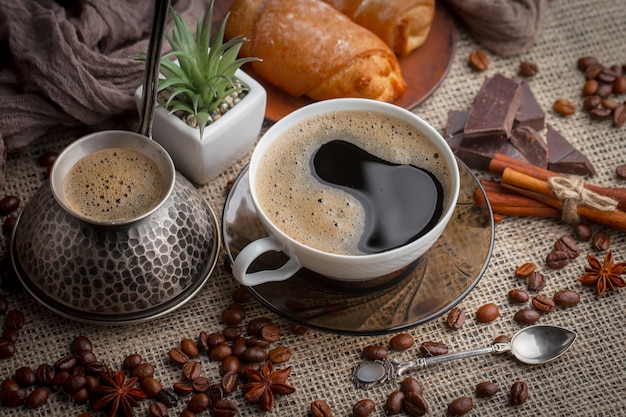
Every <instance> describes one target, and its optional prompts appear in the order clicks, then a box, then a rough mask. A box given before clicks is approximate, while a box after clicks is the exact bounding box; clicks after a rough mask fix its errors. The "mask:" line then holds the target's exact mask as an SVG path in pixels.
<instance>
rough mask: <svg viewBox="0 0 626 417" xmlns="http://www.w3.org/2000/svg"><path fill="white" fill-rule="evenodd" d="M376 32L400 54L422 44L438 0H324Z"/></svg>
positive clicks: (406, 52)
mask: <svg viewBox="0 0 626 417" xmlns="http://www.w3.org/2000/svg"><path fill="white" fill-rule="evenodd" d="M324 1H325V2H326V3H328V4H330V5H331V6H333V7H334V8H336V9H337V10H339V11H340V12H342V13H343V14H345V15H346V16H348V17H349V18H350V19H352V20H353V21H355V22H356V23H358V24H359V25H361V26H363V27H364V28H367V29H369V30H371V31H372V32H374V34H376V35H377V36H378V37H379V38H381V39H382V40H383V41H384V42H385V43H386V44H387V45H389V46H390V47H391V49H393V51H394V52H395V53H396V54H398V55H399V56H405V55H408V54H409V53H411V52H412V51H413V50H415V49H417V48H418V47H420V46H421V45H422V44H423V43H424V41H426V38H427V37H428V33H429V32H430V27H431V26H432V23H433V19H434V17H435V0H324Z"/></svg>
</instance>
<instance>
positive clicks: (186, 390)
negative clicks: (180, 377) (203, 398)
mask: <svg viewBox="0 0 626 417" xmlns="http://www.w3.org/2000/svg"><path fill="white" fill-rule="evenodd" d="M142 382H143V381H142ZM172 388H173V389H174V392H175V393H176V394H178V396H179V397H184V396H185V395H189V394H191V393H192V392H193V391H194V390H193V386H192V385H191V384H189V383H187V382H174V383H173V384H172ZM199 392H203V391H199Z"/></svg>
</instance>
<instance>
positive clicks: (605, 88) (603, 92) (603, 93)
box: [596, 84, 613, 98]
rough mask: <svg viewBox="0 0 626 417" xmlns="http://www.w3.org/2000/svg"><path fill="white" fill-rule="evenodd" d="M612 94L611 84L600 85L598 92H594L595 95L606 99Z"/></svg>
mask: <svg viewBox="0 0 626 417" xmlns="http://www.w3.org/2000/svg"><path fill="white" fill-rule="evenodd" d="M611 93H613V85H612V84H600V85H599V86H598V90H597V91H596V95H598V96H600V97H602V98H607V97H608V96H610V95H611Z"/></svg>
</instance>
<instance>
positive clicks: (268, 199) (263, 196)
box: [256, 111, 449, 255]
mask: <svg viewBox="0 0 626 417" xmlns="http://www.w3.org/2000/svg"><path fill="white" fill-rule="evenodd" d="M334 139H342V140H345V141H348V142H351V143H353V144H355V145H356V146H358V147H360V148H362V149H363V150H365V151H367V152H369V153H370V154H372V155H375V156H378V157H380V158H382V159H384V160H386V161H389V162H392V163H395V164H411V165H414V166H417V167H420V168H424V169H427V170H429V171H430V172H432V173H433V174H434V175H435V176H436V177H437V178H438V179H439V181H441V183H442V184H443V185H444V189H449V179H448V178H447V171H446V168H445V162H444V161H443V159H442V158H439V157H438V152H439V151H438V149H437V148H436V146H435V145H433V144H432V143H431V142H430V141H429V140H428V139H427V138H426V137H425V136H424V135H423V134H422V133H421V132H419V130H417V129H416V128H415V127H413V126H411V125H410V124H408V123H407V122H404V121H402V120H399V119H396V118H393V117H390V116H385V115H381V114H372V113H371V112H365V111H341V112H333V113H328V114H324V115H321V116H316V117H314V118H311V119H309V120H305V121H302V122H300V123H299V124H297V125H296V126H294V127H292V128H290V129H289V130H288V131H286V132H285V133H283V134H282V135H281V137H280V138H278V139H277V140H276V141H275V142H274V143H273V144H272V145H271V146H270V147H269V148H268V150H267V152H266V153H265V154H264V155H263V158H262V159H261V161H260V164H259V169H258V172H257V176H256V182H257V184H256V193H257V197H258V200H259V204H260V205H261V206H262V207H263V210H264V211H265V213H266V214H267V215H268V217H269V218H270V219H271V221H272V222H273V223H274V224H275V225H277V226H278V227H279V228H280V229H281V230H283V231H284V232H285V233H286V234H287V235H289V236H291V237H292V238H293V239H295V240H297V241H299V242H301V243H304V244H306V245H308V246H311V247H314V248H317V249H319V250H322V251H324V252H330V253H337V254H345V255H358V254H361V252H360V251H359V250H358V249H357V246H358V242H359V240H360V238H361V236H362V235H363V233H364V228H365V209H364V208H363V206H362V204H361V203H360V202H359V201H358V200H357V199H356V198H355V197H354V196H352V195H350V194H349V193H347V192H345V191H342V190H340V189H337V188H335V187H331V186H329V185H325V184H323V183H321V182H320V181H319V180H317V179H316V178H315V177H314V176H313V175H312V169H313V168H312V165H311V159H312V157H313V155H314V154H315V152H316V151H317V150H318V149H319V147H320V146H321V145H323V144H325V143H328V142H330V141H332V140H334ZM447 194H448V193H446V192H444V207H447V206H448V205H449V202H448V201H447V200H448V199H449V197H448V196H447Z"/></svg>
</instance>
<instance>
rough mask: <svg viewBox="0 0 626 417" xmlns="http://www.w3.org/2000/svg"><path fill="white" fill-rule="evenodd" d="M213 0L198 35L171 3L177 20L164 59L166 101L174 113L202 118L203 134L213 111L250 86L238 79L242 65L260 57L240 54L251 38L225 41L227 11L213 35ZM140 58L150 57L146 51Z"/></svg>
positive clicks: (161, 82) (162, 86)
mask: <svg viewBox="0 0 626 417" xmlns="http://www.w3.org/2000/svg"><path fill="white" fill-rule="evenodd" d="M214 2H215V0H211V2H210V4H209V6H208V8H207V10H206V12H205V14H204V16H203V17H202V18H200V17H199V18H198V20H197V25H196V31H195V35H194V33H192V31H191V29H190V28H189V27H188V26H187V23H186V22H185V20H184V19H183V18H182V16H181V15H180V14H179V13H177V12H176V10H174V8H173V7H171V6H170V14H171V16H172V21H173V24H174V25H173V29H172V33H171V35H168V34H166V35H165V39H166V40H167V42H168V43H169V45H170V47H171V52H169V53H167V54H164V55H163V56H162V57H161V60H160V64H161V65H160V73H161V78H160V80H159V91H164V92H167V93H168V95H169V98H168V99H167V101H166V102H165V103H164V104H163V103H162V105H164V106H165V107H167V108H168V110H169V111H170V113H174V112H184V113H187V114H193V115H194V116H195V117H196V120H197V122H198V128H199V132H200V138H202V134H203V133H204V128H205V127H206V125H207V124H208V123H211V120H212V116H211V115H212V113H213V112H215V110H216V109H218V107H219V106H220V105H221V104H222V103H223V102H224V100H225V99H226V98H227V97H228V96H229V95H230V94H233V93H236V92H241V91H245V90H247V87H246V86H242V85H240V84H238V83H237V82H235V80H234V75H235V72H236V71H237V70H238V69H239V68H241V66H242V65H244V64H246V63H248V62H252V61H260V60H259V59H258V58H238V56H239V51H240V49H241V45H242V44H243V43H244V42H247V41H248V40H247V39H245V38H244V37H242V36H237V37H235V38H232V39H230V40H228V41H226V42H224V33H225V31H226V23H227V21H228V17H229V15H226V17H225V18H224V20H223V21H222V23H221V25H220V27H219V28H218V29H217V31H216V33H215V34H214V35H213V37H211V29H212V23H213V5H214ZM136 58H137V59H142V60H144V61H145V60H146V55H145V54H142V55H140V56H137V57H136Z"/></svg>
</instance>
